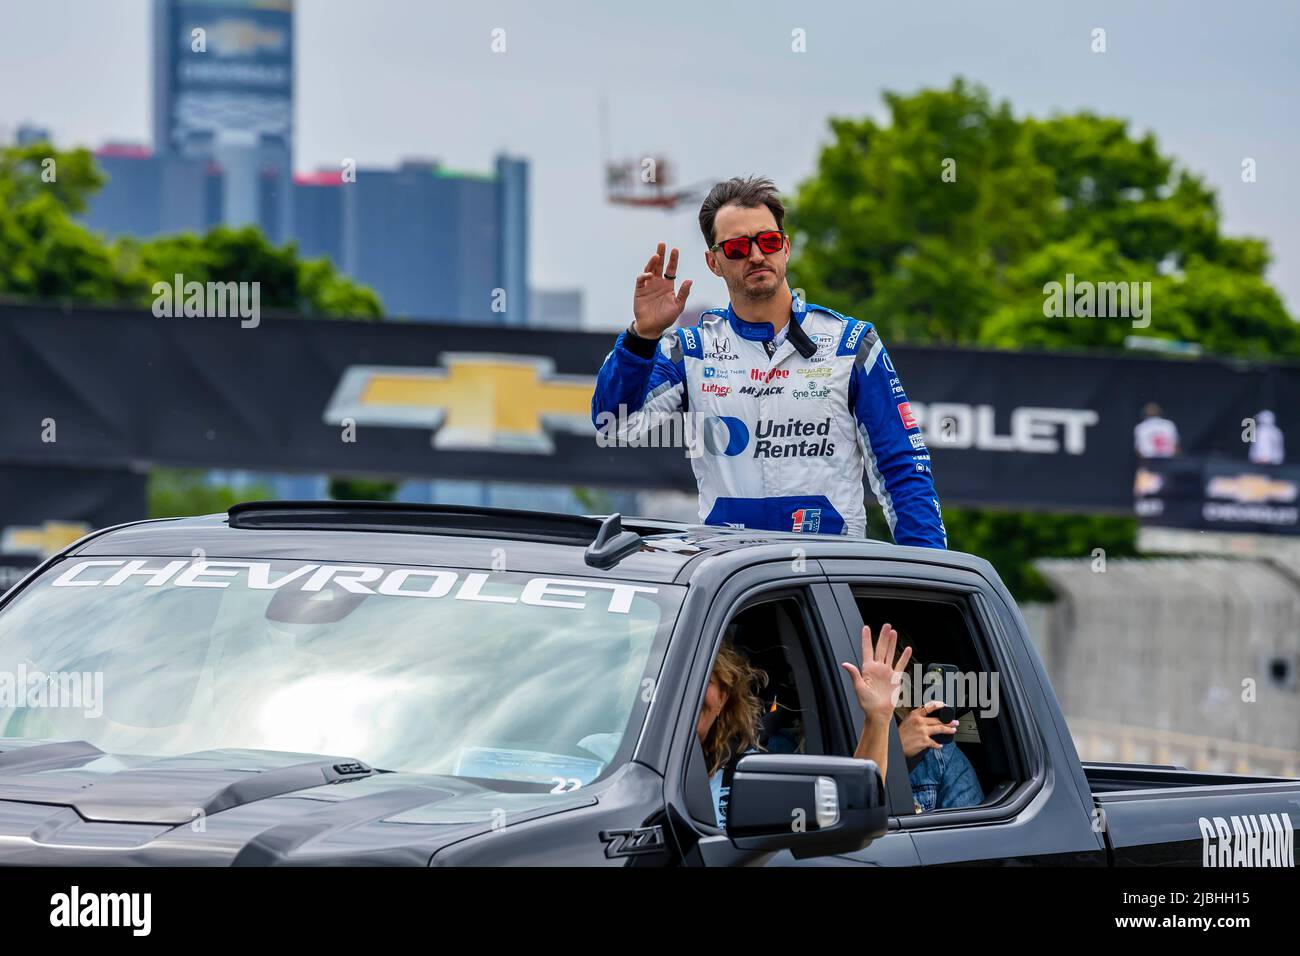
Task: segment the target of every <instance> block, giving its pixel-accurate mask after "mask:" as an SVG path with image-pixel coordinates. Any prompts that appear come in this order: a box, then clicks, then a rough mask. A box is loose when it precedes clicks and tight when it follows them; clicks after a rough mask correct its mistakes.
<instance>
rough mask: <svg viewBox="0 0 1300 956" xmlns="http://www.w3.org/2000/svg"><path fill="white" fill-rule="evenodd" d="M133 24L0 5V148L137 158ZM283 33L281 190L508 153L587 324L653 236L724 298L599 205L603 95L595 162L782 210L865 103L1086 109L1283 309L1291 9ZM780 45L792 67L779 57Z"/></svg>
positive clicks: (328, 18) (467, 21)
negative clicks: (1208, 214)
mask: <svg viewBox="0 0 1300 956" xmlns="http://www.w3.org/2000/svg"><path fill="white" fill-rule="evenodd" d="M150 16H151V5H150V4H149V3H148V0H0V135H3V136H5V137H6V138H7V136H8V134H10V133H11V132H12V130H13V128H14V127H15V126H17V125H18V124H19V123H21V122H32V123H36V124H39V125H43V126H47V127H49V128H50V129H51V130H52V131H53V133H54V136H55V140H56V142H57V143H59V144H60V145H72V144H84V145H89V146H98V145H100V144H101V143H103V142H104V141H106V140H110V139H112V140H128V141H138V142H148V141H149V140H150V136H151V133H150V130H151V119H150V117H151V108H152V107H151V102H150V86H149V83H150V73H149V69H150V63H149V37H150V32H149V31H150ZM296 20H297V23H296V41H297V54H296V55H297V66H296V70H297V105H296V163H297V168H298V169H299V170H310V169H314V168H317V167H320V166H329V167H332V168H338V164H339V162H340V160H341V159H342V158H343V157H354V158H356V159H357V161H358V163H359V164H361V165H362V166H387V165H392V164H394V163H396V162H397V161H398V160H400V159H401V158H403V157H408V156H418V157H431V158H437V159H439V160H441V161H442V162H443V163H444V164H446V165H448V166H451V167H456V168H465V169H469V170H478V171H488V170H490V168H491V164H492V160H493V157H494V156H495V155H496V153H498V152H500V151H506V152H509V153H511V154H514V155H519V156H523V157H526V158H527V159H529V160H530V161H531V163H532V204H531V209H530V213H531V222H530V240H531V257H532V264H531V268H532V276H531V278H532V283H533V285H534V286H537V287H541V288H570V287H579V288H581V289H583V291H584V292H585V294H586V321H587V324H588V325H589V326H591V327H593V328H609V329H613V328H617V327H620V326H622V325H624V324H626V323H627V321H628V320H629V318H630V304H629V303H630V296H631V284H632V280H633V278H634V277H635V275H636V273H637V272H638V271H640V267H641V265H642V264H643V263H644V261H645V259H646V257H647V255H648V254H649V252H650V251H651V250H652V246H653V244H654V242H655V241H656V240H658V239H663V240H665V241H668V242H671V243H676V244H679V245H681V246H682V247H683V250H684V252H685V254H686V257H687V258H686V263H685V264H684V265H683V266H682V267H681V268H680V269H679V272H680V273H681V274H682V275H683V276H694V277H695V278H696V279H697V283H696V286H695V293H694V294H693V295H692V305H695V304H721V303H723V302H725V290H724V288H723V286H722V285H721V283H720V281H719V280H716V279H714V278H713V277H712V276H709V275H708V274H707V271H706V270H705V269H704V266H703V263H702V256H703V240H702V238H701V237H700V235H699V230H698V228H697V226H696V223H695V216H696V212H697V208H698V207H692V208H687V209H683V210H680V211H676V212H673V213H664V212H660V211H651V210H628V209H620V208H613V207H610V206H608V205H607V204H606V203H605V201H604V196H603V172H602V164H603V162H604V159H605V156H604V154H603V146H602V136H601V124H600V122H599V109H598V103H599V93H600V91H602V90H603V91H604V92H605V95H606V98H607V100H608V104H609V124H608V125H609V140H610V146H611V152H612V153H614V154H615V155H618V156H626V157H640V156H642V155H647V154H664V155H667V156H669V157H670V158H671V159H672V160H673V161H675V163H676V164H677V168H678V170H679V172H680V176H681V178H682V179H683V180H685V181H688V182H690V181H695V180H701V179H709V178H725V177H726V176H730V175H734V174H737V173H749V172H762V173H766V174H768V175H771V176H772V177H773V178H774V179H775V180H776V181H777V183H778V185H779V186H781V187H782V188H783V189H788V188H792V187H793V186H794V185H795V184H796V183H798V182H799V181H800V180H801V179H802V178H804V177H806V176H808V175H809V174H810V173H811V172H812V171H813V168H814V164H815V162H816V157H817V152H818V148H819V146H820V144H821V143H823V142H824V140H825V138H826V132H825V131H826V119H827V117H828V116H831V115H863V114H866V113H870V114H873V115H876V116H878V117H880V116H883V109H882V105H881V100H880V93H881V90H883V89H891V90H897V91H901V92H910V91H914V90H916V89H918V88H920V87H922V86H946V85H947V84H948V83H949V82H950V81H951V80H952V78H953V77H954V76H955V75H958V74H960V75H963V76H965V77H966V78H968V79H970V80H972V81H976V82H979V83H982V84H984V85H986V86H987V87H988V88H989V89H990V91H991V92H992V93H993V95H994V96H995V97H997V98H999V99H1001V98H1006V99H1008V100H1009V101H1010V102H1011V104H1012V107H1013V109H1014V110H1015V111H1016V113H1017V114H1026V113H1028V114H1033V115H1048V114H1050V113H1053V112H1073V111H1077V110H1085V109H1086V110H1092V111H1096V112H1099V113H1103V114H1109V115H1115V116H1121V117H1124V118H1126V119H1128V120H1129V121H1130V123H1131V128H1132V129H1133V130H1135V131H1137V132H1145V131H1147V130H1150V131H1152V132H1154V133H1155V135H1156V136H1157V138H1158V140H1159V143H1160V146H1161V148H1162V149H1163V150H1164V151H1165V152H1167V153H1172V154H1173V155H1174V156H1175V157H1177V159H1178V160H1179V161H1180V162H1182V163H1183V164H1185V165H1186V166H1188V167H1189V168H1190V169H1192V170H1193V171H1194V172H1196V173H1198V174H1200V175H1202V176H1204V177H1205V178H1206V180H1208V182H1209V183H1210V184H1211V185H1212V186H1213V187H1214V188H1215V189H1217V191H1218V193H1219V198H1220V203H1221V209H1222V211H1223V214H1224V222H1225V228H1226V231H1227V232H1228V233H1229V234H1247V235H1253V236H1260V237H1263V238H1265V239H1267V240H1268V242H1269V245H1270V247H1271V249H1272V252H1273V255H1274V259H1275V261H1274V266H1273V269H1272V272H1271V278H1272V279H1273V281H1274V282H1275V283H1276V284H1277V285H1278V286H1279V287H1280V288H1281V289H1282V292H1283V295H1284V296H1285V298H1286V300H1287V302H1288V305H1289V307H1290V309H1291V311H1292V313H1293V314H1296V313H1300V222H1298V220H1300V185H1298V182H1300V148H1298V147H1300V110H1298V109H1297V106H1296V99H1297V91H1298V90H1300V53H1297V48H1300V4H1297V3H1295V2H1294V0H1267V2H1255V0H1249V2H1243V0H1218V2H1191V0H1144V2H1140V3H1135V2H1132V0H1090V2H1087V3H1078V2H1076V3H1069V4H1067V3H1065V2H1058V0H1017V2H1001V0H913V2H910V3H909V2H902V3H900V2H897V0H894V2H890V3H883V2H875V0H858V2H852V3H847V2H845V3H826V2H812V3H806V4H791V3H789V2H778V0H737V2H718V0H709V2H692V3H684V2H669V0H664V2H657V3H636V4H631V3H597V2H571V0H547V2H533V0H528V2H508V3H507V2H497V3H494V2H488V0H474V2H472V3H470V2H461V3H450V2H444V0H298V3H297V16H296ZM497 27H500V28H504V29H505V31H506V45H507V50H506V52H505V53H504V54H500V53H493V52H491V49H490V31H491V30H492V29H493V28H497ZM1095 27H1102V28H1104V29H1105V30H1106V31H1107V47H1108V49H1107V52H1106V53H1104V54H1095V53H1093V52H1091V50H1090V44H1091V31H1092V30H1093V28H1095ZM796 28H800V29H803V30H804V31H805V32H806V37H807V52H806V53H803V54H796V53H792V52H791V49H790V36H791V31H792V30H794V29H796ZM1244 157H1253V158H1254V159H1255V160H1256V162H1257V164H1258V174H1257V175H1258V181H1257V182H1255V183H1253V184H1244V183H1242V182H1241V178H1240V171H1241V161H1242V159H1243V158H1244ZM826 304H827V305H830V306H832V307H833V306H834V305H835V303H826Z"/></svg>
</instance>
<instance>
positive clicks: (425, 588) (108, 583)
mask: <svg viewBox="0 0 1300 956" xmlns="http://www.w3.org/2000/svg"><path fill="white" fill-rule="evenodd" d="M92 568H117V569H118V570H116V571H114V572H113V573H112V574H111V575H109V576H108V577H100V578H94V577H90V576H88V573H90V569H92ZM241 571H243V572H247V576H246V580H245V583H246V585H247V587H248V588H249V589H250V590H253V591H276V590H279V589H280V588H282V587H285V586H286V585H288V584H293V583H295V582H298V581H301V582H302V583H301V586H300V587H298V588H297V589H296V590H300V591H320V590H322V589H323V588H324V587H325V586H326V585H328V584H330V583H333V584H336V585H338V586H339V587H340V588H342V589H343V590H344V591H349V592H351V593H353V594H387V595H391V596H394V597H411V598H439V597H446V596H447V595H448V594H451V591H452V589H453V588H455V587H456V583H457V582H458V581H459V582H460V587H459V588H457V589H456V593H455V594H454V595H452V597H453V599H454V600H457V601H486V602H489V603H492V604H514V603H516V602H518V603H519V604H532V605H536V606H537V607H558V608H574V609H577V610H582V609H585V608H586V606H587V605H586V603H585V598H586V597H587V589H589V588H598V589H601V590H606V591H609V592H610V594H609V603H608V605H607V606H606V608H605V610H606V611H608V612H609V613H610V614H626V613H628V609H629V608H631V606H632V599H633V598H634V597H635V596H636V594H638V593H641V594H657V593H658V592H659V589H658V588H653V587H646V586H643V585H638V584H625V583H622V582H617V581H588V580H575V579H570V578H543V577H537V578H529V579H528V580H527V581H525V582H524V583H523V586H522V587H520V588H519V594H518V595H517V596H511V595H508V594H504V595H503V594H484V593H482V592H483V588H484V585H486V584H488V583H489V581H490V580H491V578H492V575H491V574H490V573H488V572H483V571H477V572H471V573H467V574H465V575H464V578H463V580H462V578H461V572H459V571H449V570H446V569H439V568H380V567H374V566H370V565H355V564H349V565H331V564H304V565H301V566H300V567H297V568H294V569H293V570H292V571H285V572H284V573H283V574H281V575H280V577H278V578H276V579H275V580H274V581H272V580H271V562H269V561H186V560H177V561H169V562H167V563H165V564H163V565H162V566H161V567H159V566H157V563H156V562H149V561H143V560H139V559H136V560H132V561H127V560H118V561H114V560H104V561H78V562H77V563H76V564H74V565H72V566H71V567H70V568H68V570H66V571H64V572H63V573H62V574H61V575H59V576H58V577H57V578H56V579H55V580H53V581H51V582H50V586H51V587H56V588H75V587H83V588H84V587H109V588H111V587H117V586H118V585H120V584H122V583H124V582H126V581H127V580H129V579H130V578H132V577H137V576H138V577H143V578H146V579H147V580H146V581H145V586H146V587H161V586H163V585H168V586H171V587H180V588H226V587H229V586H230V584H231V580H232V579H234V578H236V577H237V576H238V575H239V574H240V572H241ZM308 575H310V576H308ZM372 584H373V585H376V586H375V587H373V588H372V587H370V586H369V585H372ZM290 590H294V589H293V588H290ZM566 598H567V599H569V600H564V599H566ZM575 598H580V599H583V600H573V599H575Z"/></svg>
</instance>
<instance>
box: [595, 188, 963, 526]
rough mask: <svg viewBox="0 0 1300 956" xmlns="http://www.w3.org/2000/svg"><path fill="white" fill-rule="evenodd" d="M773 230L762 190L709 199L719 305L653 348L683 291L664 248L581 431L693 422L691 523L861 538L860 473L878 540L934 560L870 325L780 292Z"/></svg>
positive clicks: (924, 460)
mask: <svg viewBox="0 0 1300 956" xmlns="http://www.w3.org/2000/svg"><path fill="white" fill-rule="evenodd" d="M784 220H785V207H784V205H783V204H782V203H781V200H780V198H779V196H778V194H777V191H776V188H775V187H774V186H773V184H772V182H771V181H770V180H768V179H759V178H753V177H750V178H745V179H741V178H735V179H729V180H726V181H725V182H721V183H718V184H717V185H716V186H714V187H713V189H712V190H710V192H709V194H708V196H707V197H706V198H705V200H704V204H703V205H702V206H701V207H700V229H701V231H702V232H703V233H704V240H705V244H706V245H707V247H708V251H707V252H706V253H705V256H704V260H705V264H706V265H707V266H708V268H709V271H710V272H712V273H713V274H714V275H716V276H718V277H719V278H721V279H722V280H723V281H724V282H725V283H726V285H727V290H728V292H729V293H730V297H731V301H730V303H729V304H728V306H727V308H725V309H714V310H711V311H709V312H705V313H704V314H703V315H702V316H701V319H700V324H699V325H696V326H692V327H690V328H679V329H677V330H676V331H675V332H674V334H672V335H665V333H666V332H667V331H668V330H669V329H670V328H671V327H672V326H673V324H674V323H676V321H677V319H678V317H679V316H681V314H682V311H683V310H684V309H685V307H686V299H687V297H688V296H689V295H690V289H691V280H690V279H685V280H683V281H682V283H681V286H680V288H678V287H677V285H676V280H677V265H678V250H677V249H673V250H672V251H671V253H669V254H668V255H667V256H666V257H665V246H664V244H663V243H660V244H659V247H658V249H657V250H656V252H655V253H654V255H652V256H651V257H650V260H649V262H647V263H646V266H645V270H644V271H643V272H642V273H641V275H640V276H638V277H637V280H636V291H635V294H634V297H633V306H632V312H633V320H632V324H631V325H630V326H628V328H627V330H626V331H624V332H622V333H621V334H620V335H619V337H618V339H617V341H616V342H615V344H614V349H613V350H612V351H611V352H610V353H609V355H608V356H607V357H606V359H605V362H604V364H603V365H602V366H601V369H600V374H599V376H598V377H597V379H596V389H595V394H594V395H593V396H592V409H591V410H592V420H593V422H594V423H595V424H596V426H597V428H602V427H608V425H609V423H610V422H617V423H618V430H619V434H626V433H628V432H644V431H646V430H649V429H650V428H653V427H656V425H657V424H658V423H659V422H662V421H663V419H664V418H665V417H666V416H667V415H671V414H673V413H678V412H681V413H691V414H693V415H694V417H695V419H696V421H698V422H699V423H700V426H699V432H700V434H701V435H702V439H703V441H702V445H703V447H702V448H701V449H698V451H699V452H700V453H699V454H696V455H695V456H694V457H693V458H692V465H693V467H694V469H695V476H696V480H697V483H698V485H699V491H700V520H701V521H703V522H704V523H705V524H722V525H729V526H732V527H741V528H761V529H766V530H774V531H798V532H805V533H821V534H844V535H856V536H859V537H861V536H864V535H865V534H866V510H865V508H864V504H863V499H864V495H863V488H862V474H863V470H864V468H865V470H866V475H867V479H868V481H869V482H870V484H871V490H872V492H873V493H874V494H875V496H876V499H877V500H878V501H879V502H880V505H881V508H882V509H883V510H884V513H885V518H886V519H887V521H888V522H889V528H890V532H891V533H892V534H893V536H894V540H895V541H896V542H897V543H899V544H906V545H918V546H922V547H930V548H944V547H946V546H947V537H946V533H945V530H944V526H943V519H942V514H941V510H940V505H939V496H938V494H937V493H936V491H935V489H934V482H933V479H932V476H931V472H930V453H929V450H928V449H927V448H926V445H925V441H924V439H923V438H922V435H921V429H920V427H919V425H918V423H917V421H916V419H915V417H914V416H913V414H912V410H911V406H910V404H909V403H908V400H907V394H906V393H905V392H904V391H903V386H902V383H901V381H900V380H899V377H898V373H897V371H896V370H895V368H894V365H893V362H892V361H891V360H890V357H889V353H888V352H886V351H885V347H884V343H883V342H881V340H880V335H879V334H878V333H877V331H876V329H875V328H874V327H873V326H872V325H871V323H869V322H862V321H859V320H857V319H853V318H849V317H846V316H843V315H841V314H839V313H838V312H835V311H833V310H832V309H828V308H826V307H825V306H820V305H813V304H811V303H805V302H803V301H801V300H800V299H799V298H798V297H797V296H795V295H794V294H793V292H792V291H791V289H790V286H789V284H788V283H787V281H786V267H787V265H788V263H789V260H790V239H789V237H788V236H787V235H786V232H785V229H784Z"/></svg>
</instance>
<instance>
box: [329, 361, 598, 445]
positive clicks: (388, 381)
mask: <svg viewBox="0 0 1300 956" xmlns="http://www.w3.org/2000/svg"><path fill="white" fill-rule="evenodd" d="M442 366H443V367H441V368H413V367H402V366H384V365H353V366H351V367H350V368H348V369H347V370H346V371H345V372H344V373H343V376H342V377H341V378H340V379H339V384H338V386H337V387H336V388H335V390H334V395H333V396H332V397H331V399H330V402H329V405H328V406H327V407H326V409H325V413H324V416H323V417H324V421H325V423H326V424H328V425H346V424H348V423H349V422H351V423H354V424H356V425H377V426H383V427H388V428H427V429H429V430H430V431H432V432H433V439H432V442H433V447H434V448H440V449H449V450H450V449H465V450H474V451H504V452H531V453H542V454H551V453H553V452H554V451H555V446H554V442H553V441H552V440H551V437H550V435H549V434H548V431H566V432H572V433H575V434H580V435H589V434H591V431H592V426H591V392H592V389H593V387H594V385H595V381H594V379H593V378H591V377H590V376H586V375H557V374H555V363H554V362H552V361H551V360H550V359H549V358H546V357H544V356H523V355H500V354H495V353H487V352H445V353H443V355H442Z"/></svg>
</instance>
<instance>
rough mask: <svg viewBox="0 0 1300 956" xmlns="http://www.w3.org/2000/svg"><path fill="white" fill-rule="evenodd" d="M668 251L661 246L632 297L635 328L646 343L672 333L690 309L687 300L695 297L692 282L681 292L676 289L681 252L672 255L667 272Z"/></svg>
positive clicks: (640, 277) (638, 281)
mask: <svg viewBox="0 0 1300 956" xmlns="http://www.w3.org/2000/svg"><path fill="white" fill-rule="evenodd" d="M664 248H665V247H664V244H663V243H662V242H661V243H659V247H658V249H657V250H656V251H655V254H654V255H652V256H651V257H650V261H649V262H647V263H646V264H645V271H643V272H642V273H641V274H640V275H639V276H637V277H636V292H635V293H633V295H632V315H633V324H634V325H635V326H636V334H637V335H639V336H641V337H642V338H645V339H657V338H659V337H660V336H661V335H663V334H664V333H665V332H666V331H668V329H670V328H671V327H672V324H673V323H674V322H676V321H677V317H678V316H679V315H681V314H682V310H683V309H685V308H686V298H687V297H688V296H689V295H690V294H691V280H690V279H684V280H683V281H682V286H681V288H680V289H675V285H676V281H677V250H676V249H673V251H672V252H671V253H670V254H669V256H668V268H667V269H665V268H664Z"/></svg>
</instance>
